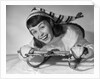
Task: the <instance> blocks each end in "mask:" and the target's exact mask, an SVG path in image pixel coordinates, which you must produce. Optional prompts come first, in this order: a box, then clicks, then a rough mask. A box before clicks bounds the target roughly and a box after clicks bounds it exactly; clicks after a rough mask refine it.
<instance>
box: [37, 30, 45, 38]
mask: <svg viewBox="0 0 100 79" xmlns="http://www.w3.org/2000/svg"><path fill="white" fill-rule="evenodd" d="M43 35H44V33H43V32H41V31H39V32H38V38H39V39H41V38H42V36H43Z"/></svg>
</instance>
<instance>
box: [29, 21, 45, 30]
mask: <svg viewBox="0 0 100 79" xmlns="http://www.w3.org/2000/svg"><path fill="white" fill-rule="evenodd" d="M42 24H43V22H42V23H41V24H40V25H39V26H38V27H40V26H41V25H42ZM35 27H36V26H35ZM32 30H34V28H30V31H32Z"/></svg>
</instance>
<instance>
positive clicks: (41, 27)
mask: <svg viewBox="0 0 100 79" xmlns="http://www.w3.org/2000/svg"><path fill="white" fill-rule="evenodd" d="M50 27H51V26H50V24H49V23H48V22H47V21H41V22H40V23H39V24H37V25H36V26H35V27H30V28H29V31H30V32H31V33H32V35H33V36H34V37H35V38H36V39H38V40H39V41H41V42H44V43H46V44H48V43H49V42H50V41H51V40H52V39H53V33H52V29H51V28H50Z"/></svg>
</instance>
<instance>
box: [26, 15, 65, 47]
mask: <svg viewBox="0 0 100 79" xmlns="http://www.w3.org/2000/svg"><path fill="white" fill-rule="evenodd" d="M43 20H46V21H47V22H48V23H49V24H50V25H51V27H50V28H51V29H52V32H53V35H54V36H55V37H58V36H60V35H61V34H64V33H65V31H64V29H63V27H62V25H60V24H56V23H55V22H54V20H53V19H51V18H49V17H46V16H40V15H36V16H33V17H31V18H30V19H29V20H27V22H26V25H27V28H28V29H29V28H30V27H35V26H36V25H37V24H38V23H40V22H41V21H43ZM30 33H31V32H30ZM33 40H34V46H37V47H38V48H42V47H43V46H44V45H45V43H43V42H41V41H39V40H37V39H36V38H35V37H33Z"/></svg>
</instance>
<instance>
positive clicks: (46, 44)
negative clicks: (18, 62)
mask: <svg viewBox="0 0 100 79" xmlns="http://www.w3.org/2000/svg"><path fill="white" fill-rule="evenodd" d="M80 17H83V15H82V13H81V12H80V13H78V14H77V15H76V16H75V17H74V16H68V17H65V16H63V15H57V14H55V13H53V12H49V11H46V10H44V9H42V8H40V9H37V8H34V9H33V10H32V11H31V14H30V15H29V16H28V18H27V21H26V25H27V28H28V30H29V32H30V33H31V35H32V36H33V39H32V41H31V42H30V44H27V45H24V46H22V47H21V48H20V53H19V57H20V58H21V59H22V60H24V61H27V55H26V54H28V53H30V54H31V53H32V54H34V51H35V50H39V51H42V50H47V51H51V50H54V49H57V50H59V51H70V54H72V55H73V57H72V58H74V60H75V61H74V62H75V64H76V63H78V64H79V63H81V62H84V61H86V60H88V59H93V57H94V48H93V44H90V43H89V42H88V41H87V40H86V39H85V32H84V29H83V28H82V27H81V26H80V25H78V24H75V23H71V21H73V20H75V19H77V18H80ZM32 58H33V62H34V64H35V65H36V66H33V67H38V66H40V64H41V62H42V63H43V60H47V59H48V58H49V57H48V58H46V57H45V58H44V57H43V56H41V57H40V56H32ZM72 64H73V63H72ZM69 65H71V63H69ZM71 67H72V68H76V67H77V65H74V66H72V65H71Z"/></svg>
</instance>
